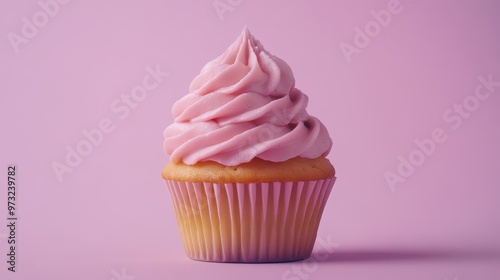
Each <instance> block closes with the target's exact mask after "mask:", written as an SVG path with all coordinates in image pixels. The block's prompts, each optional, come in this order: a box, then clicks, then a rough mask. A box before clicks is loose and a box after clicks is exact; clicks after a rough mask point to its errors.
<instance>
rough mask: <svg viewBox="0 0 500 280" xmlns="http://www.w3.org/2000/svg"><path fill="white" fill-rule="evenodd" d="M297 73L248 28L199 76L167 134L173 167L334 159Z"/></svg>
mask: <svg viewBox="0 0 500 280" xmlns="http://www.w3.org/2000/svg"><path fill="white" fill-rule="evenodd" d="M307 102H308V98H307V96H306V95H305V94H304V93H302V92H301V91H300V90H298V89H297V88H295V80H294V77H293V73H292V70H291V68H290V67H289V66H288V65H287V64H286V63H285V62H284V61H283V60H281V59H280V58H278V57H276V56H274V55H271V54H270V53H268V52H267V51H266V50H265V49H264V48H263V46H262V45H261V44H260V42H259V41H257V40H255V38H254V37H253V36H252V35H251V34H250V32H249V31H248V29H247V28H245V29H244V30H243V32H242V33H241V35H240V36H239V37H238V39H237V40H236V41H235V42H234V43H233V44H232V45H231V46H230V47H229V48H228V49H227V50H226V51H225V52H224V53H223V54H222V55H221V56H219V57H218V58H216V59H214V60H212V61H210V62H209V63H207V64H206V65H205V66H204V67H203V68H202V70H201V73H200V74H199V75H198V76H197V77H196V78H194V80H193V81H192V82H191V85H190V87H189V93H188V94H187V95H185V96H184V97H183V98H181V99H180V100H179V101H177V102H176V103H175V104H174V106H173V108H172V114H173V116H174V123H173V124H171V125H170V126H168V127H167V128H166V129H165V131H164V137H165V141H164V146H165V151H166V152H167V153H168V154H170V155H171V160H172V161H173V162H179V161H183V162H184V163H185V164H195V163H197V162H199V161H216V162H219V163H221V164H224V165H227V166H234V165H238V164H241V163H245V162H249V161H251V160H252V159H253V158H256V157H257V158H261V159H264V160H268V161H274V162H281V161H286V160H288V159H290V158H294V157H305V158H317V157H319V156H325V155H327V154H328V153H329V151H330V149H331V146H332V140H331V139H330V137H329V135H328V131H327V129H326V127H325V126H324V125H323V124H322V123H321V122H320V121H319V120H318V119H317V118H315V117H312V116H310V115H309V114H308V113H307V112H306V107H307Z"/></svg>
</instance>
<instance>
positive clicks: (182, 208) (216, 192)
mask: <svg viewBox="0 0 500 280" xmlns="http://www.w3.org/2000/svg"><path fill="white" fill-rule="evenodd" d="M335 179H336V178H335V177H333V178H329V179H325V180H317V181H301V182H273V183H199V182H196V183H195V182H181V181H173V180H167V186H168V189H169V191H170V194H171V197H172V200H173V203H174V207H175V212H176V216H177V222H178V224H179V229H180V231H181V235H182V240H183V243H184V247H185V249H186V253H187V255H188V257H189V258H191V259H194V260H200V261H210V262H286V261H296V260H302V259H306V258H308V257H309V256H310V255H311V251H312V249H313V246H314V242H315V240H316V233H317V231H318V226H319V222H320V219H321V215H322V213H323V209H324V207H325V204H326V201H327V199H328V196H329V195H330V192H331V190H332V187H333V184H334V182H335Z"/></svg>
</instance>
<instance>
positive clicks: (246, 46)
mask: <svg viewBox="0 0 500 280" xmlns="http://www.w3.org/2000/svg"><path fill="white" fill-rule="evenodd" d="M294 85H295V79H294V78H293V73H292V69H290V66H288V65H287V64H286V63H285V62H284V61H283V60H281V59H279V58H278V57H275V56H273V55H271V54H269V53H268V52H266V51H265V50H264V47H262V45H261V44H260V42H259V41H257V40H255V38H254V37H253V36H252V34H250V32H249V31H248V28H246V27H245V29H244V30H243V32H241V34H240V36H239V37H238V39H236V41H235V42H234V43H233V44H232V45H231V46H230V47H229V48H228V49H227V50H226V51H225V52H224V53H223V54H222V55H221V56H219V57H218V58H216V59H214V60H212V61H210V62H209V63H207V64H206V65H205V67H203V69H201V73H200V74H199V75H198V76H197V77H196V78H194V80H193V81H192V82H191V85H190V86H189V91H190V92H193V93H196V94H200V95H205V94H207V93H210V92H220V93H225V94H235V93H241V92H243V91H251V92H254V93H258V94H261V95H271V96H275V97H280V96H283V95H286V94H287V93H288V92H290V90H291V89H292V88H293V87H294Z"/></svg>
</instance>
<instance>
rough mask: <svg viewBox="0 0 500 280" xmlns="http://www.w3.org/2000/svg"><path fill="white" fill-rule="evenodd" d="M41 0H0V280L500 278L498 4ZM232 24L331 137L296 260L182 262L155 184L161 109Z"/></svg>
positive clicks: (230, 32)
mask: <svg viewBox="0 0 500 280" xmlns="http://www.w3.org/2000/svg"><path fill="white" fill-rule="evenodd" d="M47 1H49V0H41V2H42V5H40V4H39V3H38V1H33V0H30V1H2V2H1V3H0V18H1V22H2V24H1V25H0V34H3V38H4V39H3V40H1V41H0V61H1V63H0V74H1V75H0V77H1V78H0V82H1V85H2V93H1V95H0V114H1V115H0V133H1V137H0V161H1V163H0V166H1V170H2V171H1V176H2V178H3V179H2V182H4V183H2V187H1V188H0V189H1V190H2V191H0V242H1V243H0V260H1V262H0V279H9V280H10V279H65V278H67V279H77V280H78V279H103V280H109V279H116V280H119V279H132V278H131V277H128V278H127V277H125V276H134V278H133V279H135V280H142V279H163V278H164V279H170V278H172V279H234V276H235V275H241V279H256V278H257V279H335V278H337V279H367V278H369V279H396V278H398V279H498V278H499V277H500V256H499V255H500V253H499V250H500V237H499V236H500V219H499V218H498V213H499V210H500V209H499V208H500V188H499V187H500V186H499V183H500V181H499V179H498V170H499V167H500V148H499V144H498V143H500V128H499V125H498V121H499V119H500V110H499V106H500V96H499V95H500V86H499V84H498V82H499V81H500V66H499V64H498V63H499V61H500V60H499V58H500V37H499V35H498V26H500V17H499V16H498V11H499V9H500V6H499V4H498V2H497V1H486V0H484V1H452V0H445V1H424V0H418V1H417V0H413V1H409V0H401V1H400V2H399V3H398V2H396V1H392V0H391V1H390V0H376V1H298V0H286V1H285V0H280V1H263V0H259V1H244V0H240V1H236V0H231V1H229V0H217V1H159V0H157V1H155V0H146V1H134V2H132V1H126V2H125V1H117V0H112V1H105V2H102V3H101V2H96V1H76V0H73V1H66V2H68V3H67V4H64V5H63V4H59V5H54V4H52V5H51V6H50V5H44V4H43V3H46V2H47ZM61 2H63V1H61ZM224 4H226V5H225V6H224ZM42 6H43V8H42ZM45 10H47V11H48V12H44V11H45ZM48 14H50V15H48ZM33 17H35V19H34V18H33ZM33 22H35V23H33ZM35 24H36V26H35ZM244 25H247V26H248V27H249V29H250V30H251V31H252V33H253V34H254V35H255V36H256V37H257V38H259V40H261V41H262V42H265V46H266V49H267V50H269V51H270V52H272V53H275V54H277V55H278V56H279V57H280V58H282V59H283V60H285V61H287V63H288V64H289V65H290V66H291V67H292V69H293V71H294V74H295V78H296V86H297V87H298V88H300V89H301V90H302V91H304V92H306V93H307V94H308V95H309V97H310V100H309V106H308V111H309V112H310V113H311V114H313V115H314V116H316V117H318V118H319V119H320V120H322V121H323V122H324V123H325V125H326V127H327V128H328V130H329V131H330V133H331V136H332V138H333V140H334V148H333V150H332V152H331V154H330V156H329V157H330V159H331V160H332V162H333V163H334V165H335V167H336V169H337V174H338V179H337V182H336V183H335V187H334V189H333V190H332V193H331V196H330V199H329V201H328V203H327V205H326V208H325V212H324V213H323V219H322V223H321V225H320V228H319V232H318V241H317V243H316V250H315V251H314V253H313V257H312V258H310V259H309V260H308V261H305V262H297V263H283V264H271V265H253V264H252V265H244V264H212V263H200V262H194V261H191V260H188V259H187V257H186V256H185V253H184V249H183V247H182V243H181V237H180V235H179V233H178V230H177V224H176V221H175V215H174V210H173V206H172V204H171V201H170V197H169V194H168V190H167V188H166V187H165V184H164V182H163V180H162V178H161V176H160V172H161V169H162V168H163V166H164V164H165V163H166V162H167V161H168V158H167V157H166V156H165V154H164V152H163V147H162V141H163V136H162V132H163V129H164V128H165V126H166V125H168V124H170V123H171V122H172V117H171V115H170V108H171V106H172V104H173V103H174V102H175V101H176V100H178V99H179V98H181V97H182V96H184V95H185V94H186V93H187V92H188V86H189V83H190V81H191V80H192V79H193V78H194V77H195V76H196V75H197V74H198V73H199V70H200V68H201V67H202V66H203V65H204V64H205V63H206V62H207V61H208V60H210V59H212V58H214V57H216V56H217V55H219V54H220V53H221V52H222V51H223V50H225V49H226V48H227V46H228V45H229V44H231V42H233V41H234V38H235V37H236V36H237V35H238V34H239V33H240V32H241V30H242V28H243V26H244ZM11 41H12V42H14V43H12V44H11ZM16 51H17V52H16ZM80 154H81V155H80ZM55 162H57V163H55ZM58 163H59V164H58ZM8 164H15V165H17V170H18V171H17V175H16V176H17V177H16V178H17V179H16V180H17V181H16V182H17V186H18V190H17V201H16V202H17V212H16V215H17V216H18V221H17V222H18V224H17V225H18V227H17V241H18V247H17V261H18V262H17V264H16V269H17V272H16V273H11V272H8V271H7V265H8V264H7V263H6V258H7V256H6V254H7V243H6V237H8V235H7V229H8V228H7V227H6V226H5V224H7V221H6V216H7V209H6V206H5V203H6V201H7V197H6V196H7V183H6V182H7V165H8ZM63 165H64V167H63ZM54 166H55V167H56V168H58V170H59V172H58V174H56V172H55V171H54Z"/></svg>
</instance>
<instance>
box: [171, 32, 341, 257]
mask: <svg viewBox="0 0 500 280" xmlns="http://www.w3.org/2000/svg"><path fill="white" fill-rule="evenodd" d="M307 102H308V97H307V96H306V95H305V94H304V93H302V92H301V91H300V90H298V89H297V88H296V87H295V79H294V77H293V73H292V70H291V68H290V67H289V66H288V65H287V64H286V63H285V62H284V61H283V60H281V59H280V58H278V57H276V56H274V55H272V54H270V53H269V52H267V51H266V50H265V49H264V48H263V47H262V45H261V44H260V42H259V41H257V40H256V39H255V38H254V37H253V36H252V35H251V34H250V32H249V31H248V29H247V28H245V29H244V30H243V32H242V33H241V35H240V36H239V37H238V39H237V40H236V41H235V42H234V43H233V44H232V45H231V46H230V47H229V48H228V49H227V50H226V51H225V52H224V53H223V54H222V55H221V56H219V57H218V58H216V59H214V60H212V61H210V62H209V63H208V64H206V65H205V66H204V67H203V68H202V70H201V73H200V74H199V75H198V76H197V77H195V78H194V80H193V81H192V82H191V85H190V86H189V93H188V94H187V95H185V96H184V97H183V98H181V99H180V100H178V101H177V102H176V103H175V104H174V106H173V108H172V114H173V117H174V123H172V124H171V125H169V126H168V127H167V128H166V129H165V131H164V137H165V141H164V148H165V151H166V153H167V154H169V155H170V162H169V163H168V164H167V165H166V166H165V168H164V169H163V172H162V176H163V178H164V179H165V181H166V184H167V187H168V189H169V192H170V195H171V198H172V201H173V204H174V209H175V214H176V217H177V222H178V225H179V229H180V233H181V236H182V241H183V243H184V247H185V250H186V254H187V255H188V257H189V258H191V259H194V260H200V261H211V262H285V261H295V260H301V259H306V258H308V257H309V256H310V255H311V251H312V249H313V246H314V242H315V239H316V234H317V230H318V226H319V222H320V219H321V216H322V214H323V209H324V207H325V204H326V201H327V199H328V196H329V194H330V191H331V189H332V187H333V184H334V182H335V179H336V177H335V170H334V168H333V166H332V164H331V163H330V161H329V160H328V159H327V158H326V156H327V154H328V153H329V152H330V149H331V147H332V140H331V138H330V136H329V134H328V131H327V129H326V127H325V126H324V125H323V123H321V121H319V120H318V119H317V118H315V117H313V116H310V115H309V114H308V113H307V111H306V107H307Z"/></svg>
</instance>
